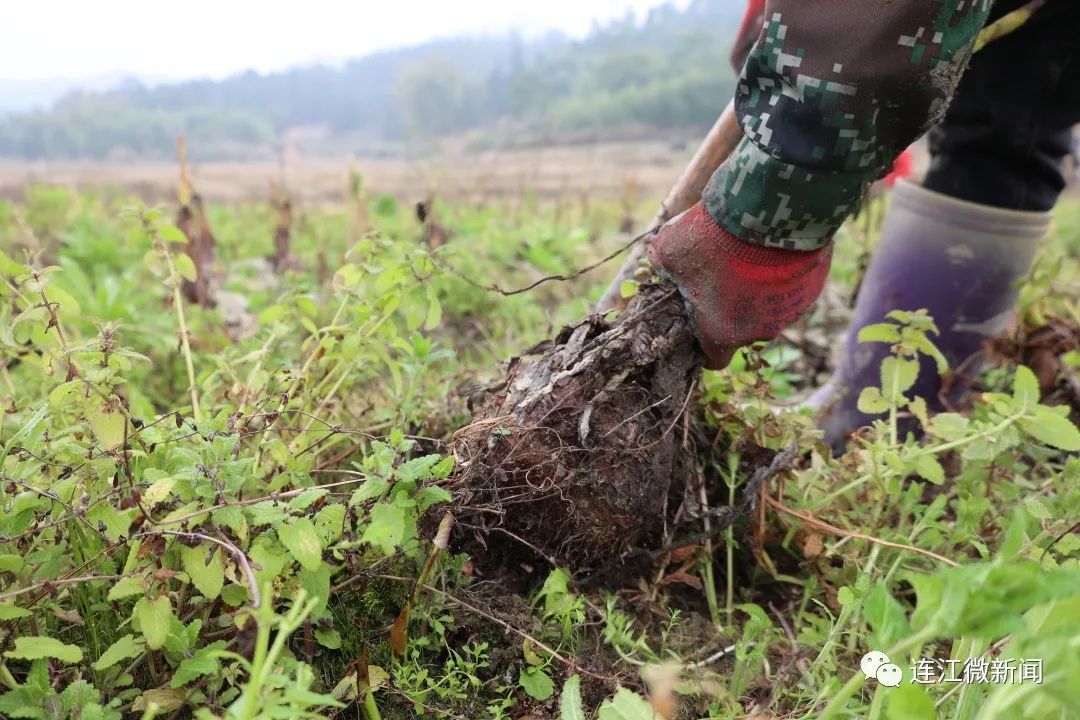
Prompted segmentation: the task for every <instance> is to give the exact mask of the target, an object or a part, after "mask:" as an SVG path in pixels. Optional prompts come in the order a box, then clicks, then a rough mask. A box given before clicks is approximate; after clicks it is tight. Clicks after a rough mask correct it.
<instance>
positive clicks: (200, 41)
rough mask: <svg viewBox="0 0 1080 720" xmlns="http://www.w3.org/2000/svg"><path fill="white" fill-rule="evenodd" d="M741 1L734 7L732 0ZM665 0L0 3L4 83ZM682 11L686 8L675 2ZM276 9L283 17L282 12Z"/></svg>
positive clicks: (571, 16) (475, 28)
mask: <svg viewBox="0 0 1080 720" xmlns="http://www.w3.org/2000/svg"><path fill="white" fill-rule="evenodd" d="M732 2H736V0H732ZM659 4H661V0H336V1H335V0H284V1H279V0H173V1H168V0H93V1H91V0H37V1H36V2H24V1H23V0H0V79H4V80H41V79H50V78H83V77H92V76H96V75H101V74H106V73H110V74H111V73H116V72H122V73H131V74H134V75H138V76H142V77H150V78H157V79H181V78H190V77H206V76H209V77H221V76H224V75H228V74H231V73H235V72H238V71H241V70H245V69H248V68H253V69H256V70H260V71H268V70H277V69H280V68H285V67H289V66H291V65H296V64H304V63H311V62H316V61H335V60H340V59H343V58H348V57H356V56H359V55H364V54H366V53H368V52H371V51H373V50H379V49H383V48H390V47H400V46H404V45H411V44H415V43H418V42H422V41H424V40H428V39H431V38H435V37H443V36H448V35H460V34H465V33H472V34H479V33H489V32H501V31H505V30H508V29H512V28H516V29H520V30H522V31H523V32H525V33H526V34H527V35H536V34H541V33H542V32H543V31H545V30H548V29H559V30H563V31H565V32H568V33H571V34H574V35H583V34H585V33H586V32H588V30H589V27H590V25H591V23H592V21H593V20H607V19H611V18H615V17H620V16H622V15H623V14H624V13H625V12H626V11H627V10H628V9H634V10H636V11H638V12H639V13H640V12H643V11H645V10H647V9H648V8H650V7H654V6H656V5H659ZM676 4H678V5H679V6H680V7H682V6H685V5H686V0H677V3H676ZM277 8H280V9H277Z"/></svg>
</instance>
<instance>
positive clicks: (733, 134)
mask: <svg viewBox="0 0 1080 720" xmlns="http://www.w3.org/2000/svg"><path fill="white" fill-rule="evenodd" d="M741 139H742V129H741V128H740V127H739V121H738V119H737V118H736V117H735V101H734V100H733V101H732V102H730V103H728V106H727V107H726V108H724V112H722V113H720V117H719V118H717V120H716V123H715V124H714V125H713V126H712V129H711V130H709V134H708V135H706V136H705V139H704V140H703V141H702V142H701V145H700V146H699V147H698V149H697V152H695V153H694V156H693V157H692V158H690V162H689V163H688V164H687V166H686V169H685V170H683V172H682V175H680V176H679V179H678V180H676V181H675V184H674V185H673V186H672V187H671V190H669V191H668V194H667V197H666V198H664V202H663V203H662V204H661V205H660V209H659V210H657V211H656V215H655V216H654V217H653V220H652V222H651V223H650V224H649V227H648V228H646V230H652V229H653V228H657V227H660V226H661V225H663V224H664V223H666V222H667V221H668V220H670V219H671V218H673V217H675V216H676V215H679V214H680V213H682V212H684V211H685V210H687V209H688V208H690V207H691V206H692V205H693V204H694V203H696V202H697V201H698V200H700V199H701V193H702V191H703V190H704V189H705V185H706V183H708V182H709V178H711V177H712V175H713V173H714V172H716V168H718V167H720V163H722V162H724V160H726V159H727V157H728V155H730V154H731V152H732V150H734V149H735V146H736V145H737V144H738V143H739V140H741ZM648 242H649V238H645V239H644V240H642V242H639V243H638V244H636V245H634V247H632V248H631V249H630V252H629V254H628V255H627V256H626V262H624V263H623V265H622V267H621V268H619V272H618V273H616V275H615V279H614V280H613V281H612V283H611V285H609V286H608V289H607V290H606V291H605V292H604V295H603V297H601V298H600V300H599V302H597V304H596V311H597V312H601V313H603V312H607V311H608V310H614V309H618V308H621V307H622V306H623V305H624V304H625V303H624V302H623V299H622V295H621V294H620V292H619V288H620V287H621V286H622V283H623V281H624V280H628V279H630V278H631V277H633V275H634V272H635V271H636V270H637V267H638V264H639V263H640V262H641V259H642V258H644V257H645V253H646V252H647V251H648Z"/></svg>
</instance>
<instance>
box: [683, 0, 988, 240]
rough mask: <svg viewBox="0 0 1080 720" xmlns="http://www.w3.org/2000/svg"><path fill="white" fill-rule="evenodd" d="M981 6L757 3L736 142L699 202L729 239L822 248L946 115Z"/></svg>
mask: <svg viewBox="0 0 1080 720" xmlns="http://www.w3.org/2000/svg"><path fill="white" fill-rule="evenodd" d="M991 4H992V3H991V0H812V1H811V0H767V2H766V7H765V16H764V23H763V25H762V27H761V31H760V34H759V36H758V38H757V42H756V43H755V44H754V46H753V49H752V50H751V51H750V54H749V56H748V57H747V59H746V63H745V64H744V65H743V68H742V73H741V75H740V78H739V83H738V86H737V88H736V96H735V106H736V110H737V112H738V117H739V123H740V125H741V127H742V130H743V134H744V138H743V140H742V141H741V142H740V143H739V145H738V147H737V148H736V150H735V151H734V152H733V153H732V155H731V157H730V158H728V160H727V161H726V162H725V163H724V164H723V165H721V166H720V168H719V169H718V170H717V171H716V173H715V174H714V175H713V177H712V179H711V181H710V182H709V185H708V187H707V188H706V190H705V192H704V194H703V199H704V201H705V205H706V207H707V208H708V210H709V213H710V214H711V215H712V216H713V218H714V219H715V220H717V221H718V222H719V223H720V224H721V225H723V226H724V227H725V228H726V229H727V230H728V231H729V232H730V233H732V234H733V235H734V236H736V237H738V238H740V239H743V240H746V241H748V242H752V243H756V244H761V245H767V246H770V247H780V248H785V249H797V250H813V249H817V248H819V247H822V246H824V245H826V244H828V243H829V242H830V241H831V239H832V236H833V234H834V233H835V232H836V229H837V228H838V227H839V226H840V224H841V223H843V221H844V220H845V219H846V218H847V216H848V215H850V214H852V213H853V212H855V211H856V210H858V208H859V205H860V204H861V202H862V199H863V197H864V195H865V193H866V190H867V188H868V187H869V186H870V184H871V183H872V182H873V181H874V180H876V179H877V178H879V177H882V176H883V175H884V174H885V173H886V172H887V171H888V168H889V167H890V166H891V164H892V161H893V159H894V158H895V157H896V156H897V155H898V154H899V153H900V152H901V151H903V150H904V148H906V147H907V146H908V145H909V144H910V143H911V142H912V141H913V140H915V139H916V138H917V137H919V136H920V135H921V134H923V133H924V132H925V131H926V130H927V129H928V128H929V127H930V126H931V125H933V124H934V123H935V122H936V121H937V120H938V119H939V118H940V117H941V116H942V115H943V114H944V112H945V109H946V108H947V107H948V103H949V99H950V98H951V97H952V94H953V91H954V90H955V88H956V84H957V82H958V81H959V79H960V76H961V75H962V74H963V71H964V68H965V67H966V66H967V62H968V60H969V59H970V57H971V52H972V47H973V45H974V42H975V39H976V37H977V36H978V34H979V31H980V29H981V28H982V27H983V24H984V23H985V22H986V19H987V16H988V14H989V12H990V7H991Z"/></svg>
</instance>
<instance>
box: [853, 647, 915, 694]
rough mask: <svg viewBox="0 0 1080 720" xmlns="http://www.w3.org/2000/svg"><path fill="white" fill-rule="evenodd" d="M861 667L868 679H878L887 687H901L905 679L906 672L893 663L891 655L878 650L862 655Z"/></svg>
mask: <svg viewBox="0 0 1080 720" xmlns="http://www.w3.org/2000/svg"><path fill="white" fill-rule="evenodd" d="M859 668H861V669H862V671H863V675H865V676H866V679H867V680H870V679H873V680H877V681H878V682H879V683H881V684H882V685H884V686H885V687H899V686H900V682H901V680H903V679H904V672H903V671H902V670H901V669H900V666H899V665H896V664H894V663H892V662H891V661H890V660H889V656H888V655H886V654H885V653H883V652H878V651H877V650H871V651H870V652H868V653H866V654H865V655H863V656H862V660H860V661H859Z"/></svg>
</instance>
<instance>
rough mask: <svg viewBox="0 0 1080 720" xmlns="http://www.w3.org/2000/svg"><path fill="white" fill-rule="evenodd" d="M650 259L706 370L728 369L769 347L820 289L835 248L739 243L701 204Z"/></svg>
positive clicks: (655, 245)
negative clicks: (673, 296)
mask: <svg viewBox="0 0 1080 720" xmlns="http://www.w3.org/2000/svg"><path fill="white" fill-rule="evenodd" d="M649 259H650V260H652V263H653V265H655V266H657V267H658V268H659V270H660V274H661V275H664V276H666V277H669V278H671V279H672V280H673V281H674V282H675V284H676V285H678V286H679V290H680V291H681V292H682V294H683V297H684V298H686V300H687V303H688V304H689V306H690V309H691V311H692V312H691V314H692V317H693V320H694V324H695V329H696V330H697V336H698V341H699V342H700V343H701V348H702V350H703V351H704V352H705V358H706V362H705V367H707V368H710V369H712V370H719V369H721V368H724V367H727V364H728V363H729V362H731V356H732V355H734V354H735V351H736V350H738V349H739V348H740V347H744V346H746V345H749V344H751V343H753V342H755V341H757V340H772V339H773V338H775V337H776V336H777V335H779V334H780V331H781V330H783V329H784V328H785V327H787V326H789V325H791V324H792V323H794V322H795V321H796V320H798V319H799V318H800V317H802V316H803V315H804V314H805V313H806V311H807V310H809V309H810V306H811V305H813V303H814V300H816V299H817V296H818V295H819V294H820V293H821V289H822V287H824V285H825V278H826V276H828V274H829V263H830V261H831V260H832V245H831V244H830V245H826V246H825V247H823V248H821V249H819V250H810V251H802V250H782V249H779V248H771V247H765V246H764V245H754V244H751V243H748V242H744V241H742V240H739V239H738V238H736V237H735V236H733V235H731V234H730V233H729V232H728V231H727V230H725V229H724V228H723V227H721V226H720V225H719V223H717V222H716V221H715V220H713V218H712V216H711V215H709V213H708V211H707V210H706V209H705V206H704V205H703V204H702V203H701V202H698V203H697V204H696V205H694V206H693V207H692V208H690V209H689V210H687V211H686V212H684V213H683V214H682V215H679V216H678V217H676V218H675V219H673V220H672V221H671V222H669V223H668V224H666V225H664V226H663V227H662V228H660V230H659V232H657V234H656V236H655V237H654V238H653V240H652V243H651V244H650V246H649Z"/></svg>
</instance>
